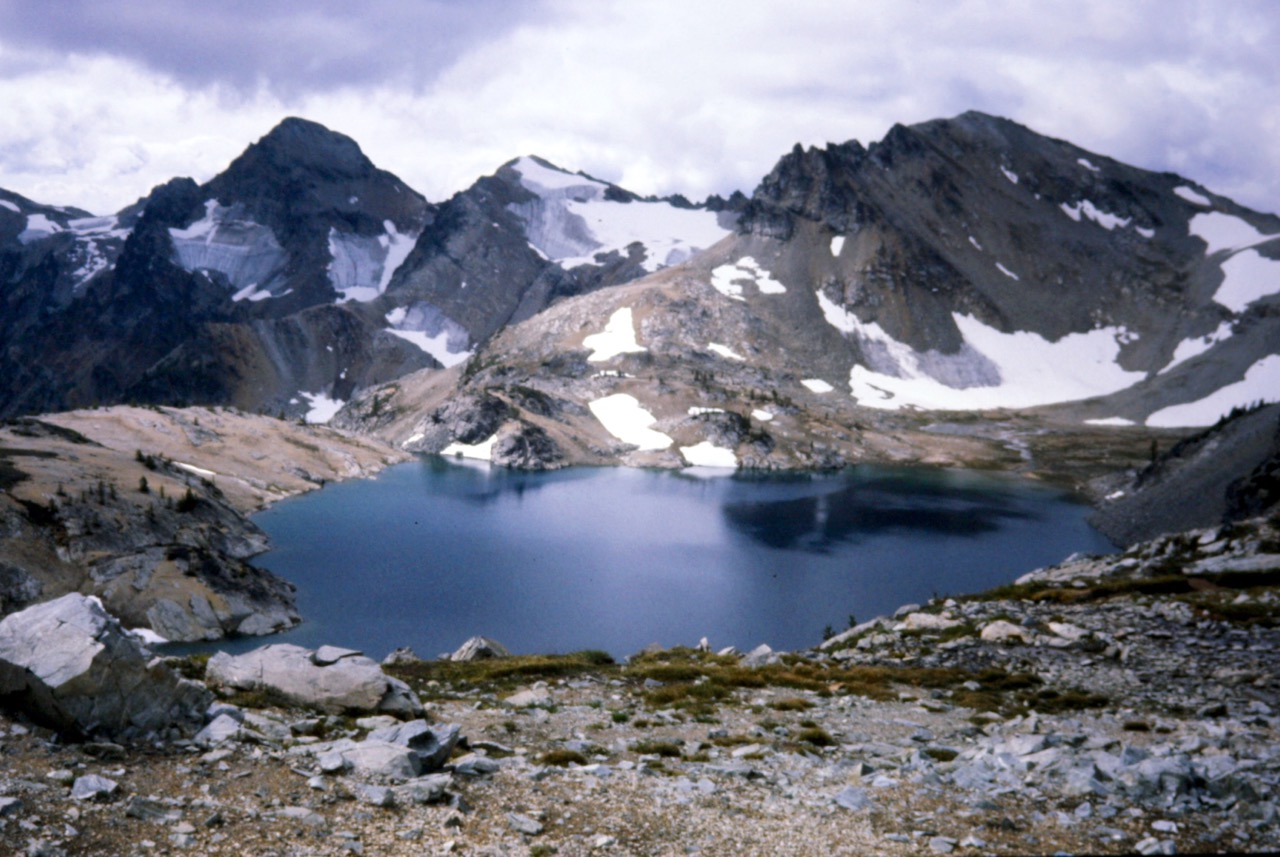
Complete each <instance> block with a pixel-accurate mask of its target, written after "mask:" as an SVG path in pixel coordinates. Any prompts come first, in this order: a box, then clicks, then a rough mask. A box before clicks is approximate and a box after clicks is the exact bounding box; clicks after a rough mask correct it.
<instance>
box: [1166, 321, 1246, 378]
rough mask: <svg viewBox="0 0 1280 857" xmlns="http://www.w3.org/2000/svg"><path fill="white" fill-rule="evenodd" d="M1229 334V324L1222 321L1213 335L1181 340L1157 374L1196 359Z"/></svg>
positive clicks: (1230, 331) (1230, 332) (1230, 330)
mask: <svg viewBox="0 0 1280 857" xmlns="http://www.w3.org/2000/svg"><path fill="white" fill-rule="evenodd" d="M1231 334H1232V329H1231V322H1229V321H1224V322H1222V324H1219V325H1218V329H1217V330H1215V331H1214V332H1213V333H1210V334H1208V335H1207V336H1195V337H1192V338H1191V339H1184V340H1182V341H1181V342H1179V343H1178V347H1177V348H1175V349H1173V358H1172V359H1171V360H1170V361H1169V362H1168V364H1167V365H1166V366H1165V367H1164V368H1163V369H1161V370H1160V372H1159V373H1157V374H1162V373H1164V372H1168V371H1169V370H1170V369H1172V368H1173V367H1174V366H1177V365H1178V364H1179V363H1185V362H1186V361H1188V360H1190V359H1191V358H1192V357H1196V356H1198V355H1200V354H1203V353H1205V352H1206V351H1208V350H1209V349H1210V348H1212V347H1213V346H1214V345H1216V344H1218V343H1219V342H1222V341H1223V340H1224V339H1227V338H1229V337H1230V336H1231Z"/></svg>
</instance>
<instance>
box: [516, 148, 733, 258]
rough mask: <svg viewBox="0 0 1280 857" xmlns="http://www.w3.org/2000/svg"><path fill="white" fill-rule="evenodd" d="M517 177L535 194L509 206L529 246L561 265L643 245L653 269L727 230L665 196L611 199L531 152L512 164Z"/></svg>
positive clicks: (601, 187)
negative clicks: (647, 199)
mask: <svg viewBox="0 0 1280 857" xmlns="http://www.w3.org/2000/svg"><path fill="white" fill-rule="evenodd" d="M513 166H514V168H515V170H516V171H517V172H518V173H519V174H520V183H521V184H522V185H524V187H525V189H526V190H529V191H530V192H532V193H533V194H535V195H536V196H537V197H538V199H536V200H533V201H530V202H521V203H512V204H511V205H509V206H507V208H508V209H509V210H510V211H511V212H513V213H514V214H515V215H516V216H517V217H518V218H520V220H521V221H522V222H523V223H524V226H525V234H526V236H527V237H528V240H529V246H530V247H532V248H534V249H535V250H536V251H537V252H538V253H539V255H541V256H542V257H543V258H545V259H547V260H548V261H552V262H556V263H557V264H559V265H560V266H561V267H562V268H565V269H569V268H575V267H578V266H579V265H592V264H596V261H595V257H596V254H599V253H612V252H617V253H620V254H621V255H623V256H627V255H628V252H629V247H630V245H632V244H634V243H635V242H640V244H641V245H643V247H644V259H643V260H642V261H641V263H640V264H641V267H643V268H644V269H645V270H646V271H648V272H650V273H652V272H653V271H656V270H658V269H659V268H662V267H665V266H669V265H676V264H679V263H680V262H683V261H685V260H686V259H688V258H689V257H690V256H692V255H693V254H694V253H696V252H697V251H699V250H702V249H705V248H707V247H710V246H711V245H712V244H714V243H716V242H717V241H719V240H720V239H721V238H724V237H725V236H726V235H728V234H729V231H730V230H727V229H725V228H723V227H722V226H721V225H720V223H719V218H718V216H717V215H716V213H715V212H713V211H706V210H703V209H688V208H677V207H676V206H674V205H671V204H670V203H667V202H657V201H654V202H645V201H640V200H636V201H633V202H615V201H613V200H608V199H605V192H606V191H607V190H608V189H609V186H608V185H607V184H605V183H604V182H600V181H596V180H595V179H590V178H587V177H585V176H580V175H574V174H572V173H567V172H564V171H562V170H557V169H552V168H550V167H547V166H544V165H542V164H540V163H538V162H537V161H535V160H533V159H532V158H520V159H519V160H518V161H516V162H515V164H513Z"/></svg>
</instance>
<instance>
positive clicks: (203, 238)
mask: <svg viewBox="0 0 1280 857" xmlns="http://www.w3.org/2000/svg"><path fill="white" fill-rule="evenodd" d="M204 206H205V216H204V217H203V218H201V219H200V220H197V221H195V222H194V223H192V224H191V225H190V226H188V227H186V228H185V229H170V230H169V237H170V239H171V240H172V242H173V251H174V256H175V257H176V258H175V261H176V263H177V264H178V265H180V266H181V267H182V268H183V269H184V270H187V271H190V272H192V273H195V272H196V271H217V272H219V273H221V274H222V275H223V276H225V277H226V278H227V281H228V282H229V283H230V285H231V289H232V291H233V292H240V291H242V290H243V289H244V288H245V287H247V286H249V285H251V284H257V285H258V286H259V288H260V290H261V291H264V292H267V293H273V292H272V286H273V285H275V283H274V281H275V280H277V279H279V278H280V277H281V275H282V274H283V272H284V267H285V263H286V262H287V261H288V254H286V253H285V251H284V248H283V247H281V246H280V242H279V241H277V240H276V236H275V233H274V232H272V231H271V229H270V228H269V227H267V226H263V225H262V224H259V223H255V222H253V220H251V219H250V218H248V217H247V216H246V214H245V212H244V207H243V206H241V205H240V204H238V203H237V204H235V205H231V206H223V205H220V204H219V203H218V201H217V200H216V199H210V200H208V201H206V202H205V204H204Z"/></svg>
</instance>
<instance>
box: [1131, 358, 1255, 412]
mask: <svg viewBox="0 0 1280 857" xmlns="http://www.w3.org/2000/svg"><path fill="white" fill-rule="evenodd" d="M1277 397H1280V354H1269V355H1267V356H1266V357H1263V358H1262V359H1261V360H1259V361H1258V362H1257V363H1254V364H1253V365H1252V366H1250V367H1249V371H1247V372H1245V375H1244V378H1242V379H1240V380H1239V381H1237V382H1235V383H1234V384H1228V385H1227V386H1225V387H1221V388H1219V389H1218V390H1215V391H1214V392H1213V393H1211V394H1209V395H1208V396H1205V397H1204V398H1203V399H1201V400H1199V401H1198V402H1188V403H1186V404H1183V405H1172V406H1170V407H1168V408H1163V409H1161V410H1158V411H1156V412H1155V413H1153V414H1152V415H1151V416H1149V417H1147V425H1149V426H1156V427H1160V428H1180V427H1190V426H1210V425H1213V424H1214V423H1216V422H1217V421H1218V418H1219V417H1221V416H1222V415H1224V414H1226V413H1227V412H1228V411H1230V410H1231V409H1232V408H1235V407H1247V406H1249V405H1252V404H1253V403H1254V402H1257V401H1270V402H1274V401H1276V400H1277Z"/></svg>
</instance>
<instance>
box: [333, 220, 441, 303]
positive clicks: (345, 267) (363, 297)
mask: <svg viewBox="0 0 1280 857" xmlns="http://www.w3.org/2000/svg"><path fill="white" fill-rule="evenodd" d="M382 229H383V232H382V234H381V235H375V236H367V235H355V234H353V233H349V232H339V231H338V230H337V229H334V228H332V227H330V229H329V267H328V269H327V270H328V273H329V282H330V283H332V284H333V290H334V291H335V292H338V294H339V298H338V300H337V303H346V302H347V301H359V302H361V303H367V302H368V301H371V300H374V299H375V298H377V297H378V296H379V295H381V294H382V293H384V292H385V291H386V290H387V286H388V285H390V284H391V278H392V277H393V276H394V275H395V272H396V270H397V269H399V267H400V266H401V265H403V264H404V260H405V259H407V258H409V254H410V253H411V252H412V251H413V247H414V244H415V243H416V242H417V240H418V236H417V235H412V234H411V235H402V234H401V233H400V231H399V230H397V229H396V225H395V224H394V223H392V222H391V221H390V220H384V221H383V222H382Z"/></svg>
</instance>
